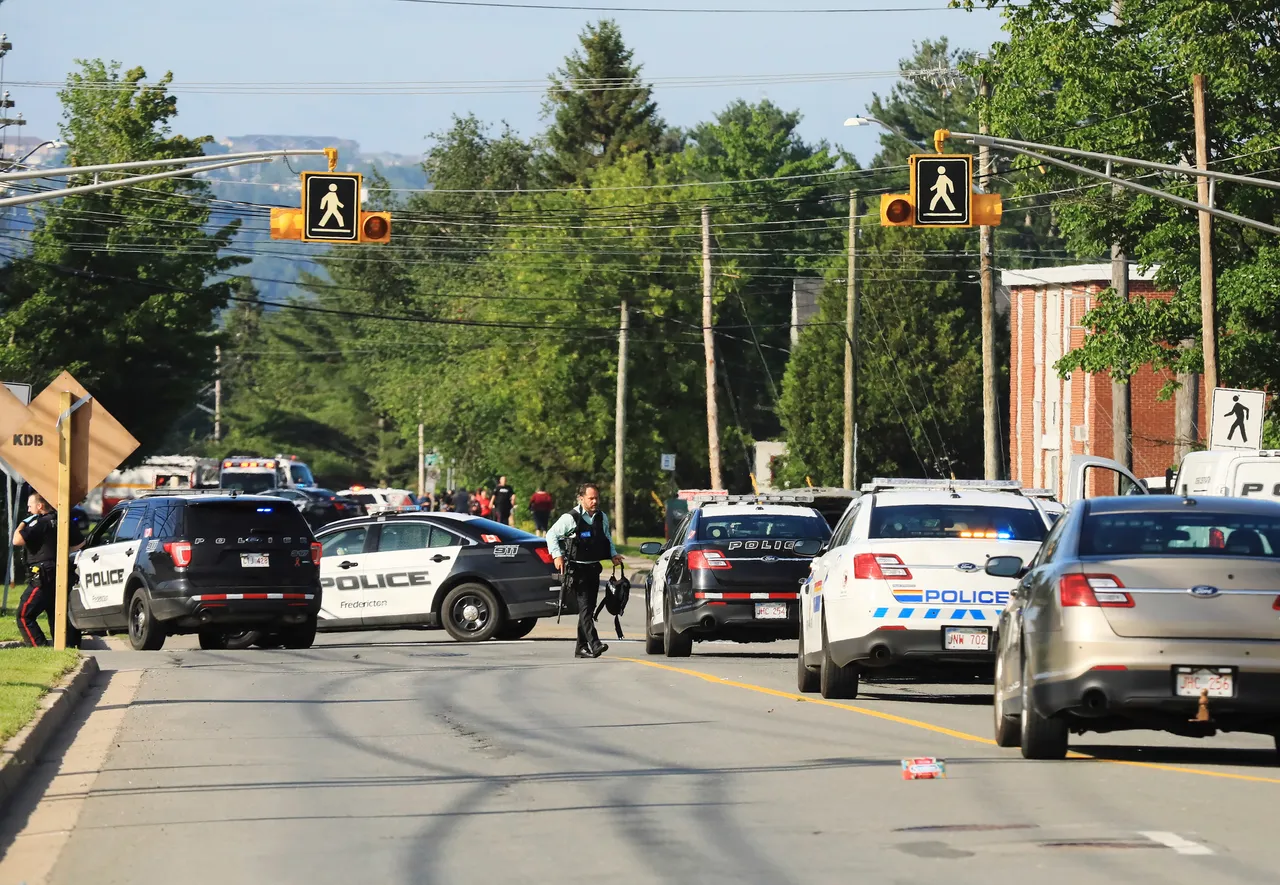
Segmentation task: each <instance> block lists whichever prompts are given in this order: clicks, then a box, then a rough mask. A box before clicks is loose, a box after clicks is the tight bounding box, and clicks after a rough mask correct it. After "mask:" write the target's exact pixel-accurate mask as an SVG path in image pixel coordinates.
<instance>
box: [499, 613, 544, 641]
mask: <svg viewBox="0 0 1280 885" xmlns="http://www.w3.org/2000/svg"><path fill="white" fill-rule="evenodd" d="M536 626H538V619H537V618H521V619H520V620H518V621H507V622H506V623H505V624H503V625H502V626H501V627H499V628H498V631H497V632H496V633H494V634H493V638H494V639H506V640H513V639H524V638H525V637H526V636H528V635H529V634H530V633H532V632H533V628H534V627H536Z"/></svg>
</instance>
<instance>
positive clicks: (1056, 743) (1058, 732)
mask: <svg viewBox="0 0 1280 885" xmlns="http://www.w3.org/2000/svg"><path fill="white" fill-rule="evenodd" d="M1021 720H1022V721H1021V722H1020V731H1021V735H1020V738H1019V739H1020V741H1021V743H1022V758H1023V759H1065V758H1066V756H1067V721H1066V720H1065V719H1046V718H1045V717H1044V716H1041V715H1040V714H1039V713H1038V712H1037V711H1036V709H1035V706H1034V705H1033V704H1032V703H1031V664H1030V662H1029V661H1027V660H1025V659H1024V660H1023V662H1022V717H1021Z"/></svg>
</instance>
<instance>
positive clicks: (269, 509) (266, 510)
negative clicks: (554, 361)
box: [258, 507, 275, 513]
mask: <svg viewBox="0 0 1280 885" xmlns="http://www.w3.org/2000/svg"><path fill="white" fill-rule="evenodd" d="M274 511H275V508H274V507H259V508H258V512H259V513H273V512H274Z"/></svg>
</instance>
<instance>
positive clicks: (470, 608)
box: [440, 584, 505, 642]
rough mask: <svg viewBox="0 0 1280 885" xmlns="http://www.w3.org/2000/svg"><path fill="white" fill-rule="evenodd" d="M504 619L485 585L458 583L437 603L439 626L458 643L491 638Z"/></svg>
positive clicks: (498, 605) (499, 607) (494, 598)
mask: <svg viewBox="0 0 1280 885" xmlns="http://www.w3.org/2000/svg"><path fill="white" fill-rule="evenodd" d="M504 620H505V619H504V617H503V614H502V606H501V604H500V603H499V602H498V597H497V596H495V595H494V594H493V591H492V590H490V589H489V588H488V587H486V586H485V585H484V584H459V585H458V586H457V587H454V588H453V589H452V590H450V591H449V592H448V593H447V594H446V595H445V597H444V602H443V603H441V604H440V623H442V624H443V625H444V628H445V630H447V631H449V635H450V636H452V637H453V638H454V639H456V640H458V641H459V642H484V641H485V640H486V639H492V638H493V634H495V633H497V632H498V628H499V627H501V626H502V622H503V621H504Z"/></svg>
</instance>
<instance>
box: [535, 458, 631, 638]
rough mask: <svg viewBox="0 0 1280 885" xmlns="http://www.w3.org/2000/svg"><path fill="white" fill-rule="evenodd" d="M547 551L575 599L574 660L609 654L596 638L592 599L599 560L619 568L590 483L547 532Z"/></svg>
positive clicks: (597, 491) (605, 520)
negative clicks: (575, 658) (576, 603)
mask: <svg viewBox="0 0 1280 885" xmlns="http://www.w3.org/2000/svg"><path fill="white" fill-rule="evenodd" d="M547 548H548V550H549V551H550V553H551V555H552V556H553V557H554V558H555V564H556V571H558V572H560V573H561V574H562V575H564V581H565V591H566V592H568V591H570V590H571V591H572V592H573V593H574V594H576V596H577V598H578V643H577V645H576V647H575V648H574V650H573V654H574V657H578V658H598V657H600V655H602V654H604V653H605V652H606V651H608V650H609V646H607V645H605V644H604V643H603V642H601V641H600V637H599V636H598V635H597V634H596V621H595V610H596V597H597V596H599V594H600V573H601V571H602V569H601V566H600V562H601V560H605V559H608V560H610V561H612V562H613V564H614V565H622V557H621V556H620V555H618V550H617V548H616V547H614V546H613V538H612V537H611V536H610V529H609V517H607V516H605V514H604V511H602V510H601V509H600V488H599V487H598V486H597V485H596V484H595V483H593V482H588V483H583V484H582V485H581V486H579V487H578V506H577V507H575V508H573V509H572V510H570V511H569V512H568V513H566V514H564V515H563V516H561V517H560V518H559V519H558V520H556V523H555V525H553V526H552V527H551V531H549V532H547Z"/></svg>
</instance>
